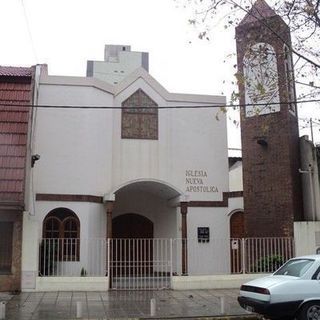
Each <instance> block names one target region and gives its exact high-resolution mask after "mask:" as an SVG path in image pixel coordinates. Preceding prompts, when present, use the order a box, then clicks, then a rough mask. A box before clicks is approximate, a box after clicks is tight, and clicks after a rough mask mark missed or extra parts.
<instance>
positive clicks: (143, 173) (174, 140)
mask: <svg viewBox="0 0 320 320" xmlns="http://www.w3.org/2000/svg"><path fill="white" fill-rule="evenodd" d="M138 89H142V90H143V91H144V92H145V93H146V94H147V95H148V96H149V97H150V98H151V99H152V100H154V101H155V102H156V103H157V104H158V105H159V106H169V107H170V106H171V107H174V106H178V105H180V106H194V107H196V108H194V109H171V110H168V109H159V139H158V140H134V139H121V110H116V109H113V110H112V109H107V108H103V107H109V106H115V107H120V106H121V103H122V101H124V100H125V99H127V98H128V97H129V96H130V95H131V94H133V93H134V92H135V91H136V90H138ZM224 102H225V99H224V97H214V96H194V95H178V94H169V93H168V92H165V89H164V88H162V87H161V86H160V85H159V84H157V83H156V82H155V80H150V79H148V76H145V75H144V74H143V73H142V74H141V75H139V76H137V77H136V79H133V80H132V81H131V82H130V83H128V85H126V86H124V85H123V86H122V87H121V86H119V87H115V88H111V87H110V86H107V85H104V84H101V82H100V83H99V82H95V80H92V79H91V80H90V79H87V78H69V77H50V76H49V77H48V76H44V77H43V78H42V79H41V81H40V87H39V100H38V103H39V105H50V106H62V107H63V108H61V109H57V108H38V109H37V110H36V112H35V119H34V122H35V127H34V132H35V138H34V148H33V153H38V154H40V156H41V158H40V160H39V161H37V163H36V165H35V167H34V168H33V169H32V170H33V182H32V191H33V194H32V195H31V196H33V197H34V196H35V194H36V193H49V194H79V195H95V196H101V197H102V196H103V195H105V194H109V193H112V192H113V191H114V190H118V189H119V186H121V185H123V184H130V182H132V181H134V180H136V179H140V180H143V179H146V180H156V181H159V182H160V185H161V181H163V182H164V184H163V186H164V187H166V186H165V184H168V185H171V186H173V188H174V190H175V192H176V193H181V194H182V195H183V196H185V199H188V201H222V199H223V192H227V191H229V177H228V161H227V160H228V158H227V132H226V118H225V114H224V113H223V112H220V114H219V119H216V113H217V111H218V109H212V108H203V109H202V108H200V107H201V106H206V105H212V104H213V103H217V104H219V105H223V103H224ZM68 106H101V107H102V109H99V110H92V109H90V110H89V109H79V108H70V107H68ZM190 188H191V189H190ZM201 188H204V189H205V190H211V191H210V192H206V191H200V189H201ZM160 189H161V188H159V190H158V191H157V192H158V194H157V193H154V194H152V193H151V194H149V193H148V192H147V190H144V192H143V193H139V190H136V192H134V191H132V190H131V191H132V192H130V193H121V192H119V193H116V201H115V207H114V212H113V217H116V216H118V215H120V214H124V213H137V214H141V215H144V216H146V217H147V218H149V219H150V220H151V221H152V222H153V223H154V237H155V238H180V237H181V214H180V208H179V207H174V206H172V205H171V204H170V201H169V200H172V199H170V197H168V194H167V197H162V196H161V190H160ZM179 190H180V191H179ZM190 190H191V191H190ZM120 191H121V189H120ZM153 191H154V190H153ZM236 191H238V190H236ZM175 196H176V195H175ZM232 201H235V200H232ZM59 207H65V208H68V209H70V210H72V211H73V212H75V213H76V214H77V216H78V218H79V220H80V225H81V229H80V238H81V239H83V240H84V241H85V240H86V239H91V238H105V236H106V213H105V207H104V205H103V204H97V203H86V202H64V201H59V202H55V201H35V209H34V210H33V209H32V208H31V209H30V211H31V214H32V215H34V216H33V217H32V219H25V221H24V223H25V226H24V228H25V229H24V239H26V240H28V239H29V238H30V239H31V238H32V239H33V240H32V242H30V243H27V244H26V245H25V249H24V252H25V253H23V266H24V267H23V268H24V270H27V271H34V272H37V262H36V263H34V260H35V258H34V259H33V260H32V259H29V258H28V257H27V254H26V252H31V254H32V256H34V257H35V256H37V255H38V246H39V241H40V239H41V237H42V223H43V219H44V218H45V216H46V215H47V214H48V213H49V212H50V211H51V210H53V209H55V208H59ZM229 211H230V208H226V207H225V208H215V207H212V208H205V207H197V208H196V207H194V208H189V212H188V218H187V219H188V237H189V238H190V243H189V245H188V248H189V256H188V259H189V269H190V272H191V273H195V274H211V273H222V272H228V271H229V270H228V267H227V265H228V259H229V244H228V242H226V241H227V239H228V237H229V222H228V221H229V220H228V219H229V218H228V213H229ZM204 226H205V227H206V226H208V227H209V228H210V235H211V239H210V242H209V243H208V244H206V243H201V244H200V243H198V242H197V239H196V238H197V227H204ZM32 230H35V231H36V232H34V233H33V234H32V235H30V232H33V231H32ZM100 249H101V248H100ZM100 249H99V250H100ZM94 251H95V250H94V249H93V248H92V247H90V245H89V243H87V244H85V243H81V252H80V256H81V257H85V256H86V257H87V258H86V259H87V260H88V259H89V258H91V261H95V259H94V258H93V257H91V256H90V255H89V253H91V252H94ZM96 251H97V250H96ZM101 252H105V250H103V249H101ZM212 252H213V255H211V253H212ZM208 253H210V255H208ZM179 255H180V253H179V252H178V253H177V257H176V258H177V260H178V264H179V263H181V257H180V256H179ZM222 255H224V256H225V259H224V260H223V262H221V260H222V259H221V256H222ZM81 259H82V258H81ZM81 259H80V261H79V262H75V263H73V265H71V263H65V265H63V266H61V268H62V269H63V268H68V267H70V266H71V269H70V268H69V269H68V270H66V271H68V272H71V273H74V275H77V276H78V275H79V274H80V270H81V268H82V267H85V268H86V269H87V271H88V272H89V271H91V272H92V273H95V272H96V270H95V269H94V268H95V267H93V266H92V265H90V264H89V262H90V261H87V260H86V261H83V260H81ZM99 259H101V261H100V262H99V263H98V265H101V266H103V265H104V266H105V264H103V263H104V261H103V260H104V259H105V257H104V256H103V254H102V256H101V257H100V258H99ZM89 260H90V259H89ZM218 261H219V262H218ZM66 265H67V266H66ZM63 270H64V269H63ZM100 273H101V272H100Z"/></svg>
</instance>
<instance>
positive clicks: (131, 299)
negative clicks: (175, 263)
mask: <svg viewBox="0 0 320 320" xmlns="http://www.w3.org/2000/svg"><path fill="white" fill-rule="evenodd" d="M238 292H239V291H238V290H236V289H228V290H192V291H172V290H163V291H108V292H36V293H21V294H19V295H14V296H12V297H11V299H10V300H8V296H7V300H8V301H7V306H6V315H7V316H6V320H53V319H75V318H76V304H77V302H81V305H82V319H110V318H111V319H114V318H125V319H128V318H148V317H150V299H151V298H154V299H155V301H156V318H161V317H171V318H172V317H175V318H182V319H183V318H186V317H197V316H218V315H221V303H220V301H221V300H220V299H221V298H220V297H224V304H225V314H226V315H247V314H246V312H245V311H244V310H243V309H242V308H240V306H239V305H238V303H237V300H236V297H237V295H238ZM0 299H1V293H0ZM2 300H4V298H3V299H2Z"/></svg>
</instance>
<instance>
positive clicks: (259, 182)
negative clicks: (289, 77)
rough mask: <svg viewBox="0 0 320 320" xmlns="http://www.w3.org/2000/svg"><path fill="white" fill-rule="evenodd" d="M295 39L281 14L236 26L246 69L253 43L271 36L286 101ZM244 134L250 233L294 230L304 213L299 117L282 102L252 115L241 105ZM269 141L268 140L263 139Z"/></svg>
mask: <svg viewBox="0 0 320 320" xmlns="http://www.w3.org/2000/svg"><path fill="white" fill-rule="evenodd" d="M264 23H268V24H269V23H270V24H271V26H272V28H274V29H276V30H278V34H279V35H280V37H281V38H282V39H284V41H285V42H287V43H290V41H291V40H290V33H289V29H288V27H287V26H286V25H285V24H284V22H283V21H282V20H281V18H280V17H278V16H272V17H269V18H268V19H266V20H264V21H263V22H262V23H261V22H259V21H255V22H250V23H248V24H243V25H240V26H239V27H238V28H237V29H236V38H237V54H238V69H239V72H240V74H241V73H242V74H243V64H242V61H243V57H244V53H245V51H246V50H247V48H248V45H250V44H252V43H254V42H255V43H257V42H266V43H269V44H270V45H272V46H273V48H274V49H275V51H276V55H277V67H278V73H279V79H278V85H279V92H280V101H281V102H284V101H287V100H286V99H287V94H286V92H287V89H286V83H285V75H284V55H283V45H284V43H283V41H281V40H280V39H279V38H278V37H277V36H275V35H274V34H273V33H272V32H271V31H270V30H269V29H268V28H267V27H265V26H264ZM239 92H240V103H241V104H243V105H244V104H245V95H244V84H243V83H239ZM241 139H242V155H243V184H244V209H245V229H246V234H247V236H249V237H261V236H264V237H269V236H293V221H294V220H300V219H301V215H302V198H301V182H300V176H299V172H298V169H299V159H300V154H299V132H298V122H297V117H296V116H294V115H293V114H292V113H291V112H290V111H289V106H288V104H281V110H280V112H276V113H271V114H266V115H257V116H253V117H246V116H245V110H244V108H241ZM258 139H263V140H265V141H267V146H263V145H260V144H258V143H257V140H258Z"/></svg>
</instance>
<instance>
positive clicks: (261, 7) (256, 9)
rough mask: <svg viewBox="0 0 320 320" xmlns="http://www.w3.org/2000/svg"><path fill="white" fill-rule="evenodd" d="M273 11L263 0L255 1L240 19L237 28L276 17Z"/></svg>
mask: <svg viewBox="0 0 320 320" xmlns="http://www.w3.org/2000/svg"><path fill="white" fill-rule="evenodd" d="M276 15H277V14H276V13H275V11H274V10H273V9H272V8H271V7H270V6H269V5H268V4H267V2H266V1H264V0H257V1H256V2H255V3H254V4H253V6H252V8H251V9H250V11H249V12H248V13H247V14H246V16H245V17H244V18H243V19H242V21H241V22H240V24H239V26H241V25H244V24H247V23H252V22H256V21H257V20H262V19H266V18H270V17H273V16H276Z"/></svg>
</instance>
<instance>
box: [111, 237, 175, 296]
mask: <svg viewBox="0 0 320 320" xmlns="http://www.w3.org/2000/svg"><path fill="white" fill-rule="evenodd" d="M108 241H109V260H108V274H109V275H110V288H111V289H114V290H148V289H150V290H156V289H169V288H170V287H171V276H172V240H171V239H109V240H108Z"/></svg>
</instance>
